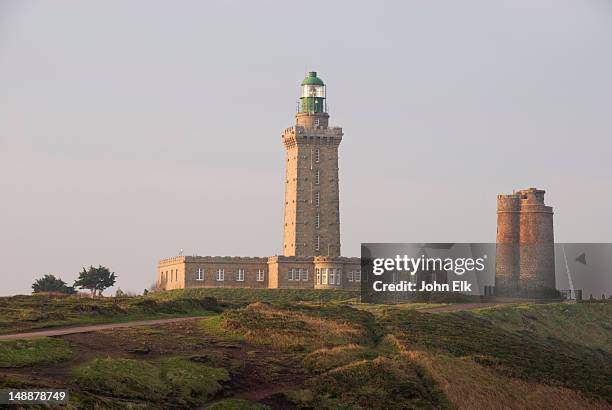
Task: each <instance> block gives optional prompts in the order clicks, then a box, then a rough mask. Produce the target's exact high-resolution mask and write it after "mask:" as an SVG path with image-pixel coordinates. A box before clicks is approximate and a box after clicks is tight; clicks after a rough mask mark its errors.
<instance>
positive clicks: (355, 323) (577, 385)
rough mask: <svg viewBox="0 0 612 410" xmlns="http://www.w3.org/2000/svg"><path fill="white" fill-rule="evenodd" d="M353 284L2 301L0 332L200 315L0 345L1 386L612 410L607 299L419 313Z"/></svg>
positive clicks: (96, 398) (115, 397) (117, 402)
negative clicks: (378, 300) (366, 295)
mask: <svg viewBox="0 0 612 410" xmlns="http://www.w3.org/2000/svg"><path fill="white" fill-rule="evenodd" d="M357 296H358V295H357V294H356V293H354V292H336V291H328V292H325V291H323V292H321V291H289V290H270V289H266V290H245V289H195V290H182V291H172V292H162V293H158V294H154V295H150V296H147V297H136V298H121V299H114V298H104V299H99V300H90V299H82V298H77V297H63V298H62V297H46V298H45V297H15V298H3V299H0V309H2V310H1V312H3V313H4V312H9V313H10V314H9V315H6V316H4V315H3V316H2V317H3V322H2V323H3V325H2V326H0V328H1V329H3V331H5V332H6V331H8V330H9V329H15V328H18V329H23V328H27V327H28V326H30V327H37V326H38V327H40V326H48V325H57V324H61V323H85V322H91V321H115V320H128V319H129V318H139V317H141V316H147V317H167V316H172V315H175V316H176V315H192V314H198V315H202V316H203V317H202V318H201V319H197V320H193V321H187V322H180V323H173V324H166V325H160V326H150V327H134V328H124V329H116V330H106V331H103V332H96V333H87V334H74V335H67V336H62V337H57V338H47V339H38V340H32V341H27V342H26V341H12V342H0V387H7V386H11V387H28V386H30V387H32V386H40V387H43V386H44V387H55V388H59V387H68V388H69V389H70V390H71V394H72V397H73V402H72V405H73V407H74V408H92V407H97V408H101V409H105V408H108V409H111V408H136V409H145V408H146V409H150V408H158V409H171V408H206V407H209V406H210V408H215V409H224V408H227V409H241V408H249V409H250V408H252V409H265V408H317V409H339V408H340V409H341V408H344V409H369V408H375V409H389V408H427V409H431V408H439V409H446V408H448V409H453V408H460V409H463V408H465V409H473V408H478V409H497V408H500V407H503V406H510V407H513V408H538V409H539V408H550V409H553V408H554V409H576V408H581V409H582V408H594V409H596V408H612V389H611V387H610V380H612V366H611V364H612V322H611V320H612V304H610V303H582V304H562V303H555V304H541V305H534V304H523V305H509V306H503V307H496V308H487V309H475V310H469V311H468V310H465V311H458V312H452V313H426V312H425V311H422V310H421V309H423V308H427V307H428V305H426V304H411V305H394V306H388V305H387V306H383V305H377V306H373V305H365V304H360V303H357V299H358V298H357ZM58 315H63V316H62V317H59V316H58ZM34 318H35V319H36V320H32V319H34Z"/></svg>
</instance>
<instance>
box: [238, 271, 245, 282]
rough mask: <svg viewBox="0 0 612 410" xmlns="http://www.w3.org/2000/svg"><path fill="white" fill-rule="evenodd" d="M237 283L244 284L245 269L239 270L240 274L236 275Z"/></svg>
mask: <svg viewBox="0 0 612 410" xmlns="http://www.w3.org/2000/svg"><path fill="white" fill-rule="evenodd" d="M236 281H237V282H244V269H238V272H237V273H236Z"/></svg>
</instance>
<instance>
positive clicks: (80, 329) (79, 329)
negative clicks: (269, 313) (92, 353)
mask: <svg viewBox="0 0 612 410" xmlns="http://www.w3.org/2000/svg"><path fill="white" fill-rule="evenodd" d="M205 317H206V316H190V317H177V318H172V319H153V320H136V321H133V322H122V323H105V324H100V325H87V326H71V327H56V328H53V329H46V330H36V331H31V332H25V333H13V334H9V335H0V340H16V339H31V338H34V337H45V336H63V335H71V334H75V333H89V332H97V331H99V330H109V329H118V328H122V327H135V326H150V325H162V324H165V323H175V322H182V321H185V320H194V319H203V318H205Z"/></svg>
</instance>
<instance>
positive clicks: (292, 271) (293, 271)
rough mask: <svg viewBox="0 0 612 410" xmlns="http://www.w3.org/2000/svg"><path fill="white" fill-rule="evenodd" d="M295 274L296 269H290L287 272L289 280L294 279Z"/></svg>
mask: <svg viewBox="0 0 612 410" xmlns="http://www.w3.org/2000/svg"><path fill="white" fill-rule="evenodd" d="M294 275H295V269H289V273H288V274H287V280H293V276H294Z"/></svg>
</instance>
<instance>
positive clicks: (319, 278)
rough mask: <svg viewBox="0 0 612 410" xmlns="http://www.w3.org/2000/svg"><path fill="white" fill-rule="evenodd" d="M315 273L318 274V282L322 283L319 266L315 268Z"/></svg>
mask: <svg viewBox="0 0 612 410" xmlns="http://www.w3.org/2000/svg"><path fill="white" fill-rule="evenodd" d="M315 274H316V275H317V284H319V285H320V284H321V271H320V270H319V268H317V269H315Z"/></svg>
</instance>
